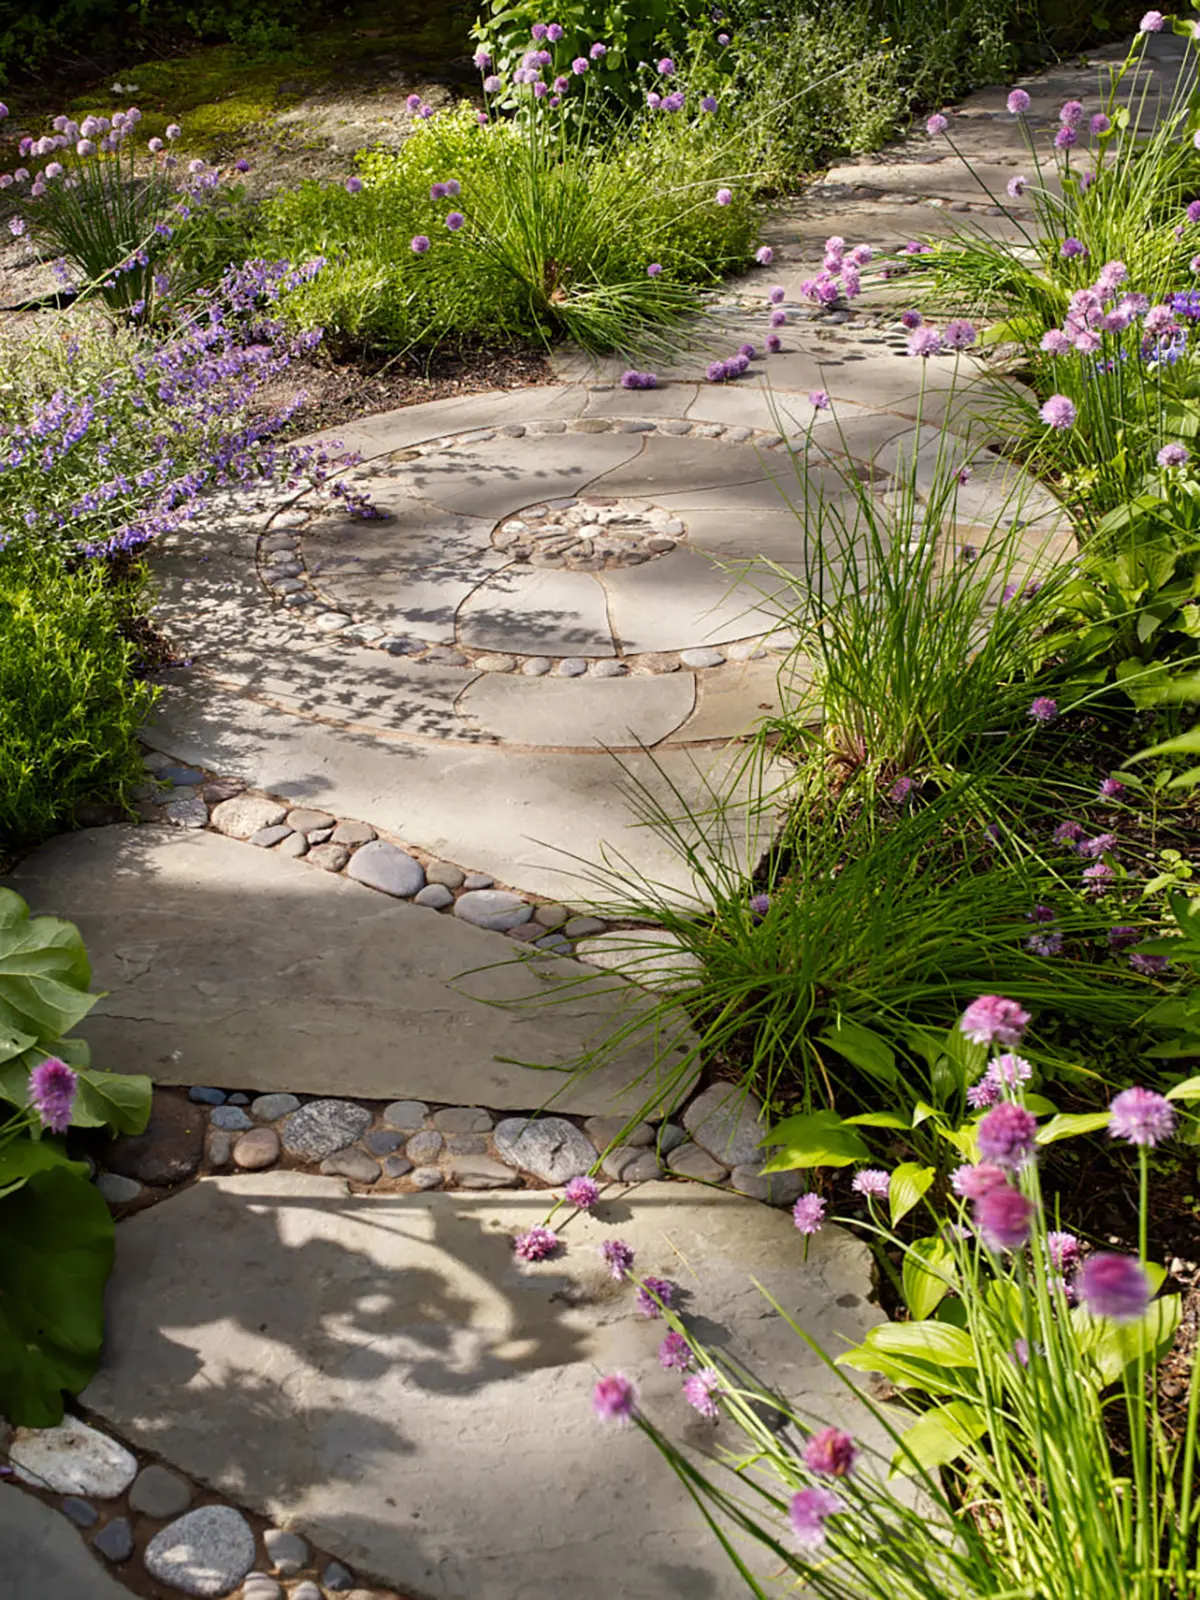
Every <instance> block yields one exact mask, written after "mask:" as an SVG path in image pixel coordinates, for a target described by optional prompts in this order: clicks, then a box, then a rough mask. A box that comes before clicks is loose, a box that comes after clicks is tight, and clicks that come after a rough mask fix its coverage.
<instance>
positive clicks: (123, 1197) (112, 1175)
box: [96, 1172, 142, 1206]
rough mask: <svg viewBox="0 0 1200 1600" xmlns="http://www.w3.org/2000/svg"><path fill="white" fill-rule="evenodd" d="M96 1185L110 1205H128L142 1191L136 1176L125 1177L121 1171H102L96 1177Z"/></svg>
mask: <svg viewBox="0 0 1200 1600" xmlns="http://www.w3.org/2000/svg"><path fill="white" fill-rule="evenodd" d="M96 1187H97V1189H99V1191H100V1193H101V1194H102V1195H103V1196H104V1198H105V1199H106V1200H107V1201H108V1203H109V1205H110V1206H127V1205H128V1204H129V1202H130V1201H131V1200H136V1199H137V1197H138V1195H140V1194H141V1192H142V1186H141V1184H140V1183H139V1182H138V1181H137V1179H136V1178H123V1177H122V1176H121V1174H120V1173H119V1172H102V1173H101V1174H100V1176H99V1177H98V1178H97V1179H96Z"/></svg>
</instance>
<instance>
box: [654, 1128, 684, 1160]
mask: <svg viewBox="0 0 1200 1600" xmlns="http://www.w3.org/2000/svg"><path fill="white" fill-rule="evenodd" d="M686 1140H687V1134H686V1133H684V1131H683V1129H682V1128H681V1127H680V1126H679V1124H678V1123H677V1122H668V1123H667V1125H666V1127H665V1128H664V1129H663V1130H662V1132H661V1133H660V1134H659V1136H658V1148H659V1151H660V1152H661V1154H662V1155H664V1156H666V1155H670V1153H671V1151H672V1150H678V1148H679V1146H680V1145H681V1144H684V1143H685V1142H686Z"/></svg>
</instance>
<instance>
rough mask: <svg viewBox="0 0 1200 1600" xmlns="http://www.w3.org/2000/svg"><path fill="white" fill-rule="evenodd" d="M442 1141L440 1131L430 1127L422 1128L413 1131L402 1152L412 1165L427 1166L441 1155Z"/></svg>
mask: <svg viewBox="0 0 1200 1600" xmlns="http://www.w3.org/2000/svg"><path fill="white" fill-rule="evenodd" d="M444 1143H445V1141H444V1140H443V1138H442V1136H441V1134H440V1133H436V1132H435V1131H434V1130H433V1129H432V1128H423V1129H422V1130H421V1132H420V1133H414V1134H413V1136H412V1138H411V1139H410V1140H409V1141H408V1143H407V1144H406V1145H405V1146H404V1154H405V1155H406V1156H407V1157H408V1159H409V1160H410V1161H411V1162H412V1163H413V1165H414V1166H417V1167H420V1166H428V1165H430V1164H431V1163H432V1162H434V1161H436V1160H437V1158H438V1157H439V1156H440V1155H441V1153H442V1146H443V1145H444Z"/></svg>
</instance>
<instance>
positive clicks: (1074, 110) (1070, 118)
mask: <svg viewBox="0 0 1200 1600" xmlns="http://www.w3.org/2000/svg"><path fill="white" fill-rule="evenodd" d="M1058 120H1059V121H1060V122H1061V123H1062V125H1063V127H1064V128H1077V127H1078V126H1079V124H1080V123H1081V122H1082V121H1083V105H1082V103H1081V102H1080V101H1078V100H1067V101H1064V102H1063V107H1062V110H1061V111H1060V112H1059V113H1058Z"/></svg>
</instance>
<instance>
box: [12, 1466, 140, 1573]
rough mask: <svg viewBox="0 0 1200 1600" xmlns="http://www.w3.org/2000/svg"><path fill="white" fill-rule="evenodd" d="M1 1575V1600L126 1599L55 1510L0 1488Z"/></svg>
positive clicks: (40, 1501)
mask: <svg viewBox="0 0 1200 1600" xmlns="http://www.w3.org/2000/svg"><path fill="white" fill-rule="evenodd" d="M0 1573H2V1574H3V1577H0V1586H2V1592H3V1594H4V1600H131V1594H130V1591H129V1590H128V1589H127V1588H126V1587H125V1585H124V1584H123V1583H118V1582H117V1580H116V1579H115V1578H114V1577H111V1576H110V1575H109V1574H108V1573H107V1572H105V1571H104V1570H103V1568H102V1567H101V1565H100V1560H99V1557H98V1556H94V1555H92V1553H91V1552H90V1551H89V1550H88V1548H87V1546H86V1545H85V1544H84V1542H83V1539H82V1536H81V1535H80V1533H79V1530H78V1529H77V1528H74V1527H72V1525H71V1524H70V1523H69V1522H68V1521H67V1519H66V1517H64V1516H63V1514H62V1513H61V1512H60V1511H55V1510H54V1508H53V1507H52V1506H48V1505H47V1504H46V1503H45V1501H44V1500H38V1499H35V1498H34V1496H33V1495H27V1494H21V1493H20V1492H19V1491H18V1490H16V1489H10V1488H0Z"/></svg>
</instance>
